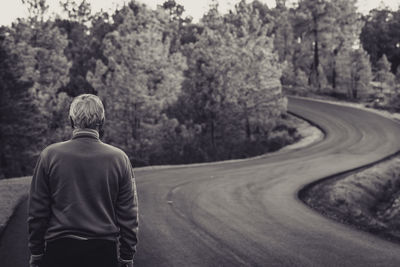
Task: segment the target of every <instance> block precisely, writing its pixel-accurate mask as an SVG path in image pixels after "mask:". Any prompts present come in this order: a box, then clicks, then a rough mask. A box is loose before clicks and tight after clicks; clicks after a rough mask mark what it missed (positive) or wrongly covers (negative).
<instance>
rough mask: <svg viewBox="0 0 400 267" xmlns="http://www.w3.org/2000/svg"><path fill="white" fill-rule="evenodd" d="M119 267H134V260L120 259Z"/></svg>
mask: <svg viewBox="0 0 400 267" xmlns="http://www.w3.org/2000/svg"><path fill="white" fill-rule="evenodd" d="M119 267H133V260H124V259H121V258H120V259H119Z"/></svg>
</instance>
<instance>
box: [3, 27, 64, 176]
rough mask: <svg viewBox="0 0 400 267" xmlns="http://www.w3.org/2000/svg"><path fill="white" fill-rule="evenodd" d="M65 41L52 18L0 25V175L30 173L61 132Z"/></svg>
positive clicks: (62, 125) (62, 130)
mask: <svg viewBox="0 0 400 267" xmlns="http://www.w3.org/2000/svg"><path fill="white" fill-rule="evenodd" d="M31 23H34V24H31ZM66 44H67V42H66V39H65V37H64V36H62V35H61V34H60V32H59V31H58V29H57V28H56V27H55V26H54V25H53V24H52V23H51V22H40V21H38V20H36V21H35V20H30V21H29V22H28V21H24V20H20V21H18V23H14V24H13V26H12V27H11V28H8V29H4V30H3V32H2V41H1V49H2V57H3V60H2V64H1V68H2V69H3V70H4V72H1V73H2V77H1V79H2V80H3V81H4V82H3V81H2V82H1V84H2V86H1V90H2V98H1V99H2V101H1V102H2V103H1V114H2V116H1V119H0V127H1V129H0V132H1V138H0V142H1V144H0V145H1V147H2V150H1V156H0V157H1V169H2V171H1V173H2V174H1V173H0V175H4V176H7V177H9V176H14V175H25V174H28V173H30V172H31V171H32V168H33V164H34V159H35V158H36V156H37V154H38V153H39V152H40V150H41V149H43V147H44V146H45V145H46V144H49V143H51V142H54V141H55V140H60V139H61V138H63V137H65V134H66V131H65V124H63V120H62V119H61V118H62V116H60V115H61V113H62V112H64V111H65V106H66V105H67V103H68V100H69V98H68V97H67V96H66V95H65V94H59V89H60V88H61V87H62V86H63V85H65V84H66V83H67V82H68V76H67V73H68V69H69V63H68V62H67V60H66V58H65V56H64V54H63V50H64V49H65V47H66Z"/></svg>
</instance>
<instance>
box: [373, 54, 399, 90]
mask: <svg viewBox="0 0 400 267" xmlns="http://www.w3.org/2000/svg"><path fill="white" fill-rule="evenodd" d="M376 66H377V70H376V72H375V79H374V80H375V81H377V82H379V83H380V84H381V90H382V92H384V93H386V94H390V95H392V94H393V93H394V85H395V76H394V74H393V73H392V72H391V71H390V70H391V64H390V62H389V61H388V59H387V57H386V55H383V56H382V57H381V58H380V59H379V60H378V62H377V63H376Z"/></svg>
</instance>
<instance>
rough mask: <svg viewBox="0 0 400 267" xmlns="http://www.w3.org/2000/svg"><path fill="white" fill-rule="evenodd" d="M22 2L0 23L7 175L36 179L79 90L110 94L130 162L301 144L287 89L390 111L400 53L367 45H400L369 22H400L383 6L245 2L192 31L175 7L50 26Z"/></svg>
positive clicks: (109, 113)
mask: <svg viewBox="0 0 400 267" xmlns="http://www.w3.org/2000/svg"><path fill="white" fill-rule="evenodd" d="M24 3H25V4H26V5H27V6H28V9H29V13H30V15H29V17H28V18H26V19H18V20H17V21H15V22H14V23H13V24H12V26H10V27H1V28H0V97H1V99H0V147H1V150H0V177H13V176H22V175H27V174H30V173H31V172H32V168H33V164H34V162H35V159H36V157H37V155H38V153H39V152H40V151H41V150H42V149H43V148H44V147H45V146H46V145H48V144H50V143H53V142H57V141H62V140H67V139H68V138H69V137H70V135H71V128H70V127H69V123H68V116H67V113H68V107H69V104H70V102H71V100H72V98H73V97H74V96H76V95H79V94H82V93H94V94H97V95H99V96H100V97H101V98H102V100H103V102H104V104H105V108H106V124H105V126H104V128H105V129H104V130H105V135H104V137H103V140H104V141H105V142H107V143H110V144H113V145H115V146H117V147H120V148H122V149H123V150H124V151H126V152H127V154H128V155H129V157H130V159H131V160H132V162H133V164H134V165H135V166H143V165H153V164H176V163H191V162H205V161H214V160H223V159H232V158H241V157H248V156H253V155H258V154H262V153H265V152H268V151H274V150H276V149H279V148H280V147H282V146H284V145H286V144H288V143H291V142H293V141H295V140H296V139H297V138H298V134H297V132H296V129H295V127H294V126H293V125H292V123H291V122H290V120H288V117H287V115H286V105H287V100H286V98H285V96H284V94H283V93H282V88H284V90H286V91H287V92H290V93H298V94H307V93H310V92H311V93H321V94H330V95H336V96H342V97H346V98H351V99H360V98H366V97H370V96H371V95H374V94H375V93H387V92H390V97H391V98H390V99H391V102H390V103H395V101H394V100H393V99H395V96H396V94H395V93H394V92H396V90H395V89H396V86H395V83H394V81H395V76H394V75H393V74H392V73H395V70H397V66H398V65H399V59H398V57H397V56H396V55H397V54H396V53H398V52H397V50H396V49H393V47H392V46H390V49H389V48H388V47H389V45H388V47H383V46H382V45H380V44H379V43H378V41H377V40H378V39H377V38H378V37H377V38H375V39H374V38H370V37H368V36H375V35H376V36H379V38H380V37H382V38H384V37H383V36H386V38H389V39H390V38H391V42H392V44H394V45H395V47H397V46H398V43H396V41H395V39H396V36H400V35H394V36H393V35H392V34H393V33H392V32H390V30H388V29H392V28H393V31H394V30H397V29H394V28H396V27H395V25H393V26H388V27H384V26H382V28H383V29H382V30H381V31H380V32H379V33H377V32H376V31H377V29H376V27H374V25H375V24H374V23H377V25H389V24H390V23H392V22H393V21H395V20H396V18H397V17H398V15H396V14H397V13H396V12H393V11H388V10H387V9H381V10H375V11H372V12H371V13H370V15H369V16H366V17H362V16H361V15H360V14H358V13H357V12H356V7H355V1H348V0H334V1H325V0H322V1H321V0H318V1H317V0H301V1H299V3H298V4H297V5H295V6H292V7H287V6H286V5H285V1H282V0H281V1H277V6H276V7H275V8H269V7H268V6H267V5H266V4H263V3H261V2H259V1H254V2H251V3H247V2H245V1H241V2H239V3H238V4H237V5H236V6H235V8H234V10H232V11H230V12H229V13H228V14H220V13H219V12H218V8H217V5H212V6H210V9H209V11H208V12H207V13H206V14H204V16H203V18H202V19H201V21H200V22H198V23H194V22H193V21H192V20H191V18H190V17H184V16H183V11H184V7H183V6H182V5H179V4H178V3H176V2H175V1H174V0H168V1H166V2H165V3H164V4H163V5H162V6H160V7H159V8H157V9H156V10H151V9H149V8H148V7H146V6H145V5H143V4H140V3H138V2H135V1H131V2H129V3H128V4H126V5H125V6H123V7H122V8H119V9H118V10H116V11H115V12H114V13H113V14H109V13H107V12H100V13H97V14H93V13H92V11H91V8H90V4H89V3H88V2H86V1H85V0H83V1H80V2H75V1H73V0H66V1H64V2H63V3H62V7H63V10H64V13H65V15H66V18H61V17H53V18H49V16H48V15H47V12H48V6H47V4H46V1H45V0H24ZM382 12H383V13H382ZM385 12H387V13H385ZM381 13H382V14H386V17H385V16H383V15H382V14H381ZM390 14H392V15H390ZM382 18H384V19H382ZM384 30H387V32H385V35H384V34H383V32H384ZM360 34H361V35H360ZM360 36H361V38H360ZM363 36H364V37H363ZM385 41H387V39H385ZM360 42H361V43H360ZM373 42H376V44H375V45H373ZM368 53H369V54H368ZM385 55H386V56H385ZM388 60H389V61H388ZM390 62H391V63H392V64H391V63H390ZM371 81H375V83H371ZM382 88H383V89H382ZM388 88H389V89H388ZM379 90H380V91H379ZM392 100H393V101H392Z"/></svg>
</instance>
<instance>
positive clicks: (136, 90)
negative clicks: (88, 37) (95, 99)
mask: <svg viewBox="0 0 400 267" xmlns="http://www.w3.org/2000/svg"><path fill="white" fill-rule="evenodd" d="M120 16H121V18H122V19H123V20H122V21H121V24H120V25H119V26H118V27H117V28H116V29H115V30H114V31H112V32H110V33H108V34H107V35H106V36H105V38H104V40H103V53H104V55H105V58H106V60H107V62H106V63H104V62H103V61H101V60H98V61H97V63H96V70H95V72H94V73H92V72H89V73H88V80H89V81H90V82H91V84H92V85H93V87H94V88H95V90H96V91H97V92H98V94H99V96H100V97H101V98H102V99H103V101H104V104H105V107H106V112H107V114H108V115H107V124H106V127H105V131H106V135H105V140H106V141H107V142H110V143H111V144H114V145H117V146H119V147H121V148H123V149H124V150H125V151H127V153H128V155H129V156H130V158H131V159H132V160H134V161H135V162H140V163H143V164H148V161H149V159H148V157H149V151H151V147H152V142H153V141H152V135H153V134H154V131H155V129H156V128H157V127H156V126H157V124H158V123H159V120H160V116H161V114H162V111H163V110H164V109H165V108H167V107H168V106H169V105H170V104H171V103H172V102H174V101H175V100H176V99H177V97H178V94H179V91H180V87H181V82H182V80H183V70H184V69H185V68H186V63H185V60H184V58H183V56H182V55H181V54H180V53H173V54H170V53H169V51H170V45H171V38H170V37H169V36H167V35H166V33H167V29H166V27H168V24H169V20H168V16H167V14H166V13H165V12H163V11H161V10H158V11H152V10H148V9H147V8H146V7H145V6H143V5H141V4H136V3H134V2H131V3H130V6H128V7H125V8H124V9H123V10H121V11H120ZM121 96H124V97H123V98H121Z"/></svg>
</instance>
